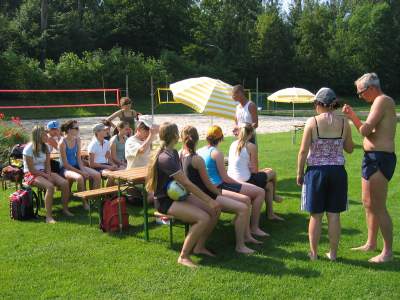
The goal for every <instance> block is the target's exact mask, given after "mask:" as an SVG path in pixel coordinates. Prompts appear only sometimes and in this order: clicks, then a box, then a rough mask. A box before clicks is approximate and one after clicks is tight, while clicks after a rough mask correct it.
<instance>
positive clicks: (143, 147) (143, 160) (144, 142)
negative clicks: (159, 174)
mask: <svg viewBox="0 0 400 300" xmlns="http://www.w3.org/2000/svg"><path fill="white" fill-rule="evenodd" d="M158 129H159V126H158V125H155V124H153V122H152V121H151V119H150V118H148V117H146V116H140V117H139V121H138V124H137V127H136V132H135V135H133V136H131V137H129V138H128V140H127V141H126V144H125V158H126V160H127V169H132V168H138V167H145V166H147V165H148V163H149V160H150V153H151V145H152V142H153V141H154V140H155V139H156V138H157V135H158Z"/></svg>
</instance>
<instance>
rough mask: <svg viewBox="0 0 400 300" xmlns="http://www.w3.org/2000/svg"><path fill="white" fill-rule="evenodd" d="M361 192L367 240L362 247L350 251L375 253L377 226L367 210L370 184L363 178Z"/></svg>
mask: <svg viewBox="0 0 400 300" xmlns="http://www.w3.org/2000/svg"><path fill="white" fill-rule="evenodd" d="M361 192H362V200H363V204H364V209H365V218H366V221H367V227H368V239H367V242H366V243H365V244H364V245H362V246H360V247H355V248H352V249H351V250H355V251H375V250H376V246H377V239H378V230H379V224H378V220H377V218H376V217H375V215H374V214H372V213H371V212H370V209H368V208H367V207H369V206H370V202H371V187H370V183H369V182H368V180H365V179H364V178H362V179H361Z"/></svg>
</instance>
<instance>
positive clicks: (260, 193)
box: [197, 125, 268, 236]
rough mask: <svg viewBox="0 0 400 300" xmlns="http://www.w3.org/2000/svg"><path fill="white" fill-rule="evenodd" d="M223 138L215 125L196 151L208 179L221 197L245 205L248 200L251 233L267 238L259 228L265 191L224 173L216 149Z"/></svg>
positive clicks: (221, 159)
mask: <svg viewBox="0 0 400 300" xmlns="http://www.w3.org/2000/svg"><path fill="white" fill-rule="evenodd" d="M223 138H224V135H223V133H222V129H221V127H219V126H216V125H214V126H211V127H210V128H209V129H208V132H207V142H208V145H207V146H205V147H203V148H201V149H199V150H198V151H197V153H198V154H199V155H200V156H201V157H202V158H203V160H204V161H205V164H206V168H207V173H208V177H209V178H210V180H211V182H212V184H214V185H215V186H216V187H217V188H219V189H222V195H224V196H227V197H229V198H232V199H236V200H239V201H242V202H245V203H246V202H248V201H249V198H250V199H251V204H252V210H251V226H250V230H251V233H252V234H255V235H258V236H268V234H267V233H265V232H264V231H262V230H261V229H260V227H259V222H260V213H261V208H262V205H263V202H264V198H265V191H264V189H262V188H259V187H258V186H255V185H253V184H249V183H243V182H238V181H237V180H235V179H233V178H231V177H230V176H229V175H228V174H227V173H226V170H225V164H224V154H223V153H222V152H221V151H219V150H218V148H217V147H218V144H219V143H220V142H221V141H222V140H223Z"/></svg>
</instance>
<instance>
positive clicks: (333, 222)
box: [326, 213, 340, 261]
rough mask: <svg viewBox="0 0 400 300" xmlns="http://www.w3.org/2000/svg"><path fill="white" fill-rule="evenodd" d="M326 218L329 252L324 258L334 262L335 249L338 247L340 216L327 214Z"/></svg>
mask: <svg viewBox="0 0 400 300" xmlns="http://www.w3.org/2000/svg"><path fill="white" fill-rule="evenodd" d="M326 215H327V217H328V234H329V244H330V251H329V252H328V253H326V256H327V257H328V258H329V259H330V260H332V261H333V260H336V257H337V249H338V246H339V238H340V214H335V213H327V214H326Z"/></svg>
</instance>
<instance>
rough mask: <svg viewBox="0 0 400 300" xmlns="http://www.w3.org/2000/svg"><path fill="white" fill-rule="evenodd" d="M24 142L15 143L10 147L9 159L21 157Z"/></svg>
mask: <svg viewBox="0 0 400 300" xmlns="http://www.w3.org/2000/svg"><path fill="white" fill-rule="evenodd" d="M25 146H26V144H16V145H14V147H12V148H11V151H10V158H11V159H22V153H23V152H24V148H25Z"/></svg>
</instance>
